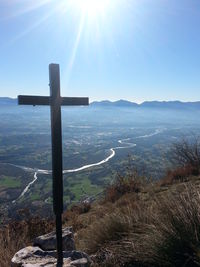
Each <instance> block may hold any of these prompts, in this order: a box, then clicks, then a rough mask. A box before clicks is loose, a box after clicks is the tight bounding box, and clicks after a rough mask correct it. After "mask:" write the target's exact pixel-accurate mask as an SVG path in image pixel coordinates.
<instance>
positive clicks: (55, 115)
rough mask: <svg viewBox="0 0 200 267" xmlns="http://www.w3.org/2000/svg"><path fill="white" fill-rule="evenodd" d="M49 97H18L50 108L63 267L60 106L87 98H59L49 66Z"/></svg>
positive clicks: (54, 69) (53, 67)
mask: <svg viewBox="0 0 200 267" xmlns="http://www.w3.org/2000/svg"><path fill="white" fill-rule="evenodd" d="M49 86H50V97H49V96H31V95H19V96H18V104H19V105H33V106H36V105H39V106H41V105H42V106H49V105H50V108H51V141H52V177H53V211H54V214H55V215H56V241H57V267H62V266H63V249H62V213H63V171H62V120H61V106H87V105H89V99H88V97H61V96H60V68H59V65H58V64H50V65H49Z"/></svg>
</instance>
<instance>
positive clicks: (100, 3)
mask: <svg viewBox="0 0 200 267" xmlns="http://www.w3.org/2000/svg"><path fill="white" fill-rule="evenodd" d="M109 2H110V0H72V1H70V6H71V7H72V8H74V9H77V10H79V11H80V12H81V13H84V15H85V16H86V17H87V18H88V19H91V18H95V17H97V16H99V15H104V13H105V12H106V10H107V8H108V6H109Z"/></svg>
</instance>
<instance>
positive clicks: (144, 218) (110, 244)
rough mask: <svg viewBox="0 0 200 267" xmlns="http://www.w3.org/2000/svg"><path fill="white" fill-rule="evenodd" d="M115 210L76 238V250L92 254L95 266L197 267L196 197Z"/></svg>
mask: <svg viewBox="0 0 200 267" xmlns="http://www.w3.org/2000/svg"><path fill="white" fill-rule="evenodd" d="M125 198H126V205H125V206H118V204H117V203H115V204H113V207H112V210H110V212H108V213H106V214H105V216H104V217H103V218H101V219H99V220H98V221H95V222H94V223H93V224H91V225H90V226H89V227H88V228H87V229H84V231H82V232H80V233H79V246H80V248H81V249H83V250H86V251H87V252H88V253H90V254H95V257H93V258H94V266H141V267H147V266H154V267H161V266H166V267H168V266H169V267H172V266H191V267H192V266H193V267H195V266H200V243H199V241H200V240H199V239H200V207H199V203H200V192H199V189H197V188H195V187H193V186H192V185H191V184H190V185H188V186H187V187H186V188H185V190H184V192H183V193H181V194H180V195H179V194H172V193H171V192H170V191H169V192H168V194H165V196H161V197H159V198H155V199H154V200H152V201H143V200H137V201H133V199H132V197H130V201H129V202H128V198H129V196H128V195H127V196H126V197H125Z"/></svg>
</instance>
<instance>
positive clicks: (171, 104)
mask: <svg viewBox="0 0 200 267" xmlns="http://www.w3.org/2000/svg"><path fill="white" fill-rule="evenodd" d="M5 105H7V106H9V105H17V99H16V98H10V97H0V106H5ZM90 107H98V108H114V107H120V108H123V107H124V108H156V109H162V108H165V109H200V101H196V102H181V101H177V100H176V101H145V102H143V103H141V104H137V103H135V102H131V101H127V100H118V101H109V100H103V101H94V102H91V103H90Z"/></svg>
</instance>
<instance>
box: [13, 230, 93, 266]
mask: <svg viewBox="0 0 200 267" xmlns="http://www.w3.org/2000/svg"><path fill="white" fill-rule="evenodd" d="M63 260H64V262H63V267H89V266H90V263H91V261H90V258H89V256H88V255H87V254H86V253H84V252H80V251H76V250H75V243H74V235H73V231H72V228H65V229H63ZM56 262H57V260H56V237H55V232H52V233H49V234H47V235H43V236H39V237H37V238H36V239H35V240H34V245H33V246H29V247H26V248H23V249H21V250H20V251H18V252H17V253H16V254H15V255H14V257H13V258H12V260H11V267H56Z"/></svg>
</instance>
